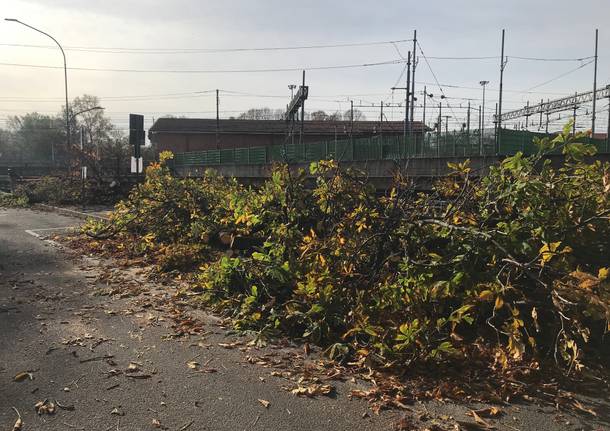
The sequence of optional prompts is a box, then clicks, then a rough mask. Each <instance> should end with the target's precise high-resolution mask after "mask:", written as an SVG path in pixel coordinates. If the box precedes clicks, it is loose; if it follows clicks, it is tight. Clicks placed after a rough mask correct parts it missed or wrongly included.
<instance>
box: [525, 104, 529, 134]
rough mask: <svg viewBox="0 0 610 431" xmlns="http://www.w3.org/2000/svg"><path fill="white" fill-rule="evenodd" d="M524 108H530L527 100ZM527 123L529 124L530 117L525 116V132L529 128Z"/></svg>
mask: <svg viewBox="0 0 610 431" xmlns="http://www.w3.org/2000/svg"><path fill="white" fill-rule="evenodd" d="M525 106H527V107H528V108H529V107H530V101H529V100H528V101H527V105H525ZM529 122H530V116H529V115H526V116H525V130H529V129H528V127H529Z"/></svg>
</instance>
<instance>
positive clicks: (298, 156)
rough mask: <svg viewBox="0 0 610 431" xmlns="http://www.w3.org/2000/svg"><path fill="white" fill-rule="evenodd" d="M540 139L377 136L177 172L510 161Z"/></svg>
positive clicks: (248, 152)
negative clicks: (327, 163)
mask: <svg viewBox="0 0 610 431" xmlns="http://www.w3.org/2000/svg"><path fill="white" fill-rule="evenodd" d="M545 136H546V135H545V134H544V133H533V132H526V131H519V130H508V129H502V130H501V131H500V135H499V136H498V150H497V151H496V136H495V134H494V131H493V130H486V131H485V133H483V134H481V133H479V131H478V130H475V131H474V132H471V133H466V132H453V133H445V134H427V135H426V136H425V137H423V136H418V137H411V138H409V137H406V138H405V137H402V136H385V137H381V136H376V137H370V138H359V139H344V140H329V141H321V142H313V143H304V144H284V145H269V146H258V147H248V148H234V149H223V150H207V151H194V152H188V153H178V154H176V155H175V157H174V164H175V165H176V166H214V165H226V164H265V163H272V162H288V163H295V162H310V161H316V160H324V159H334V160H338V161H366V160H400V159H404V158H435V157H439V158H440V157H475V156H483V155H484V156H493V155H500V156H505V155H512V154H515V153H516V152H518V151H521V152H523V153H525V154H531V153H533V152H535V151H536V146H535V145H534V143H533V140H534V138H536V137H538V138H542V137H545ZM583 141H584V142H587V143H591V144H593V145H595V146H596V147H597V149H598V152H599V153H609V152H610V148H609V146H608V141H607V140H595V139H590V138H586V139H584V140H583Z"/></svg>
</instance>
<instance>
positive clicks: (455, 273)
mask: <svg viewBox="0 0 610 431" xmlns="http://www.w3.org/2000/svg"><path fill="white" fill-rule="evenodd" d="M580 138H581V136H577V137H572V136H570V135H569V129H568V130H567V131H566V132H565V133H564V134H562V135H560V136H559V137H558V138H556V139H554V140H552V141H550V140H548V139H545V140H541V141H539V142H538V145H539V148H540V152H539V153H538V154H536V155H533V156H524V155H523V154H521V153H518V154H516V155H514V156H512V157H509V158H506V159H505V160H504V161H503V162H502V163H501V164H499V165H497V166H494V167H492V168H491V169H490V171H489V173H488V175H486V176H485V177H483V178H481V179H480V180H473V178H472V172H471V169H470V167H469V165H468V162H466V163H461V164H456V165H453V166H451V167H452V169H453V170H454V173H453V174H452V175H450V176H448V177H446V178H444V179H442V180H440V181H439V182H438V183H437V184H436V186H435V189H434V191H433V193H428V194H417V193H415V192H413V191H412V190H411V189H410V188H409V187H407V186H406V185H405V184H404V183H403V182H401V181H400V178H398V179H397V180H396V183H395V187H394V188H392V189H391V190H390V191H389V192H388V193H387V195H385V196H381V197H380V196H378V195H377V194H376V191H375V190H374V188H372V187H371V186H370V185H369V184H368V183H367V182H366V181H365V180H363V175H362V174H361V173H358V172H352V171H349V170H348V171H345V170H341V169H339V168H338V167H337V164H336V163H335V162H332V161H321V162H318V163H314V164H312V165H311V166H310V169H309V172H308V173H306V172H303V171H299V172H295V171H293V170H289V169H288V167H287V166H284V165H279V166H276V167H275V168H274V170H273V172H272V176H271V178H270V179H269V180H268V181H266V182H265V183H264V184H263V185H262V186H261V187H259V188H247V187H244V186H241V185H239V184H237V183H236V182H235V181H233V180H228V179H224V178H220V177H218V176H217V175H216V174H214V173H213V172H207V173H206V174H205V175H204V177H203V178H199V179H194V178H186V179H177V178H174V177H172V176H171V175H170V174H169V171H168V169H167V168H166V167H165V164H164V163H165V162H164V158H165V157H164V158H162V162H161V163H160V164H155V165H153V166H151V167H150V168H149V169H148V170H147V178H146V182H145V183H144V184H142V185H140V186H139V187H138V188H136V189H135V190H134V191H133V192H132V194H131V196H130V198H129V199H128V200H126V201H124V202H122V203H120V204H119V205H117V208H116V211H115V213H114V214H113V216H112V219H111V222H110V224H109V225H107V226H100V225H90V226H89V227H88V228H87V229H88V232H89V233H90V234H91V235H93V236H97V237H100V236H102V235H103V234H104V233H105V232H109V231H111V232H112V235H114V236H113V241H114V243H115V244H116V247H117V248H123V249H129V251H130V253H132V254H138V255H146V256H151V257H154V258H155V261H156V262H158V263H160V265H161V266H162V267H163V269H169V268H171V267H181V268H184V267H185V263H191V267H192V268H193V269H194V271H195V273H196V274H195V275H196V280H197V281H196V283H195V286H194V291H197V292H199V293H200V296H199V298H200V299H201V300H202V301H203V302H205V303H207V304H211V305H214V306H215V307H218V308H221V309H224V310H227V311H228V312H230V313H232V315H233V317H234V318H235V322H236V326H237V327H238V328H240V329H255V330H259V331H262V332H265V333H268V332H276V331H281V332H283V333H287V334H290V335H292V336H296V337H302V338H305V339H307V340H310V341H312V342H315V343H319V344H322V345H327V346H329V349H328V352H329V355H331V356H333V357H338V358H343V357H346V355H348V354H351V355H355V356H358V357H361V358H365V357H370V358H373V360H374V361H378V362H383V363H390V362H392V363H398V364H414V363H421V362H422V361H441V360H445V359H447V358H455V357H464V355H467V354H472V352H473V350H475V351H477V352H478V354H480V355H482V356H483V357H487V358H488V359H489V360H490V362H491V361H495V363H496V364H497V365H498V366H502V367H507V366H510V365H511V364H512V363H519V362H522V361H526V360H527V361H532V360H535V361H540V362H545V361H547V360H549V359H553V358H554V359H555V361H556V363H558V364H560V365H561V366H563V367H565V369H567V370H570V371H571V370H573V369H578V368H580V367H582V366H583V364H584V362H583V361H584V360H585V354H588V358H589V359H591V360H592V359H594V358H595V357H596V355H598V354H599V352H600V351H601V350H600V349H601V348H602V347H604V343H605V341H604V340H605V338H604V337H603V335H604V334H605V332H607V331H608V330H609V329H610V326H609V323H608V322H609V321H610V284H609V280H608V272H609V270H608V256H609V255H610V222H609V217H610V167H609V166H608V164H602V163H601V162H599V161H595V162H592V163H587V162H585V161H584V160H585V159H586V156H588V155H591V154H592V148H591V147H589V146H587V145H584V144H579V143H577V142H578V140H579V139H580ZM558 147H560V148H562V151H563V153H564V155H565V160H564V161H563V162H561V163H560V164H558V165H556V166H554V165H553V164H552V163H551V162H550V161H549V160H548V159H546V158H545V157H544V155H545V153H546V152H548V151H551V150H554V149H556V148H558ZM312 180H313V186H312ZM108 236H110V235H108ZM167 262H169V264H167ZM186 266H188V265H186ZM606 347H607V346H606Z"/></svg>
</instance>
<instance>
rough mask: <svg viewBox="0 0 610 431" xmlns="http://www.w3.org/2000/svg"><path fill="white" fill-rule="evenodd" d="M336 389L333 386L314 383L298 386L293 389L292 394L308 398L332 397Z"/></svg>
mask: <svg viewBox="0 0 610 431" xmlns="http://www.w3.org/2000/svg"><path fill="white" fill-rule="evenodd" d="M334 390H335V388H334V386H332V385H322V384H319V383H314V384H311V385H308V386H301V385H299V386H297V387H296V388H294V389H292V390H291V391H290V392H291V393H292V394H294V395H305V396H307V397H315V396H318V395H326V396H328V395H330V394H332V393H333V392H334Z"/></svg>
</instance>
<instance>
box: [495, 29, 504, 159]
mask: <svg viewBox="0 0 610 431" xmlns="http://www.w3.org/2000/svg"><path fill="white" fill-rule="evenodd" d="M504 33H505V31H504V29H502V54H501V56H500V98H499V100H498V112H497V117H496V118H497V120H496V154H498V153H499V151H500V128H501V127H502V85H503V83H504V66H506V63H505V62H504Z"/></svg>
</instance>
